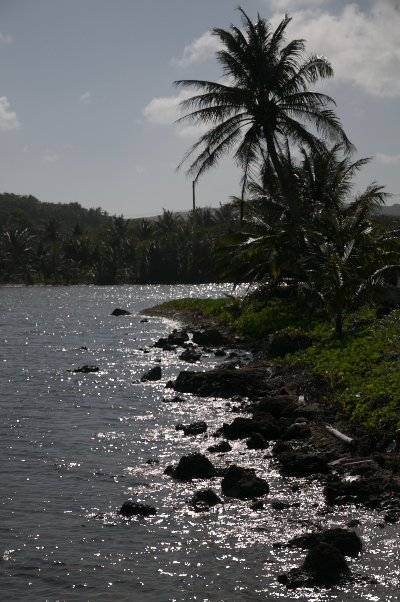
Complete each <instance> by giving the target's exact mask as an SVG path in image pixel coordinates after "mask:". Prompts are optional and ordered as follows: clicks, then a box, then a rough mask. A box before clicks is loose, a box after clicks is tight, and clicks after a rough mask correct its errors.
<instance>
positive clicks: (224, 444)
mask: <svg viewBox="0 0 400 602" xmlns="http://www.w3.org/2000/svg"><path fill="white" fill-rule="evenodd" d="M231 449H232V445H231V444H230V443H228V441H220V442H219V443H216V444H215V445H210V447H209V448H208V449H207V451H209V452H212V453H224V452H229V451H231Z"/></svg>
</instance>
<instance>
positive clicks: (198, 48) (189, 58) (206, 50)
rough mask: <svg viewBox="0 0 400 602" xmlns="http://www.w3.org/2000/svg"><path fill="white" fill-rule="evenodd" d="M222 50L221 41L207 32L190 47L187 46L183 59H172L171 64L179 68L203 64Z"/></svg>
mask: <svg viewBox="0 0 400 602" xmlns="http://www.w3.org/2000/svg"><path fill="white" fill-rule="evenodd" d="M220 48H221V42H220V41H219V39H218V38H217V37H215V36H213V35H212V33H211V31H206V33H203V35H202V36H200V38H197V39H196V40H194V41H193V42H192V43H191V44H189V46H185V48H184V50H183V55H182V58H180V59H177V58H172V59H171V60H170V63H171V64H172V65H176V66H177V67H188V66H190V65H193V64H194V63H203V62H204V61H207V60H208V59H210V58H213V57H214V55H215V52H216V51H217V50H219V49H220Z"/></svg>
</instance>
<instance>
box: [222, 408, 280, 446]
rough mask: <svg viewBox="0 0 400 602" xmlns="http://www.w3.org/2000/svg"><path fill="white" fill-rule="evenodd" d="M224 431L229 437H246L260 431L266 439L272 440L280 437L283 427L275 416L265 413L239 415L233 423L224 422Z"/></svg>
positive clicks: (225, 435)
mask: <svg viewBox="0 0 400 602" xmlns="http://www.w3.org/2000/svg"><path fill="white" fill-rule="evenodd" d="M222 432H223V434H224V437H226V438H227V439H244V438H246V437H250V436H251V435H252V434H253V433H259V434H260V435H261V436H262V437H263V438H264V439H265V440H266V441H270V440H271V439H278V438H279V437H280V435H281V428H280V426H279V423H278V422H277V421H276V420H275V418H274V417H273V416H270V415H268V414H263V415H262V416H260V415H259V416H257V418H244V417H242V416H237V417H236V418H235V419H234V420H233V422H232V423H231V424H227V423H224V425H223V426H222Z"/></svg>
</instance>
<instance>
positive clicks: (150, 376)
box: [140, 366, 161, 382]
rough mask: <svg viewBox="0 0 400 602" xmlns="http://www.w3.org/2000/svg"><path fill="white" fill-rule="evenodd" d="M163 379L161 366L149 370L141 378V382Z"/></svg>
mask: <svg viewBox="0 0 400 602" xmlns="http://www.w3.org/2000/svg"><path fill="white" fill-rule="evenodd" d="M160 379H161V366H154V367H153V368H150V370H147V372H145V373H144V374H143V376H142V377H141V379H140V380H141V382H146V381H149V380H160Z"/></svg>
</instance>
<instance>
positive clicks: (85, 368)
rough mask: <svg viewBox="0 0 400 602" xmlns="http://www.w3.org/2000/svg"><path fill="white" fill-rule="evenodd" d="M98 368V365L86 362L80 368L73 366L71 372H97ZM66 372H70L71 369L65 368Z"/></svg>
mask: <svg viewBox="0 0 400 602" xmlns="http://www.w3.org/2000/svg"><path fill="white" fill-rule="evenodd" d="M99 370H100V368H99V367H98V366H90V365H89V364H86V365H85V366H82V367H81V368H74V370H72V372H82V373H83V374H89V373H90V372H99ZM67 372H71V370H67Z"/></svg>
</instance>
